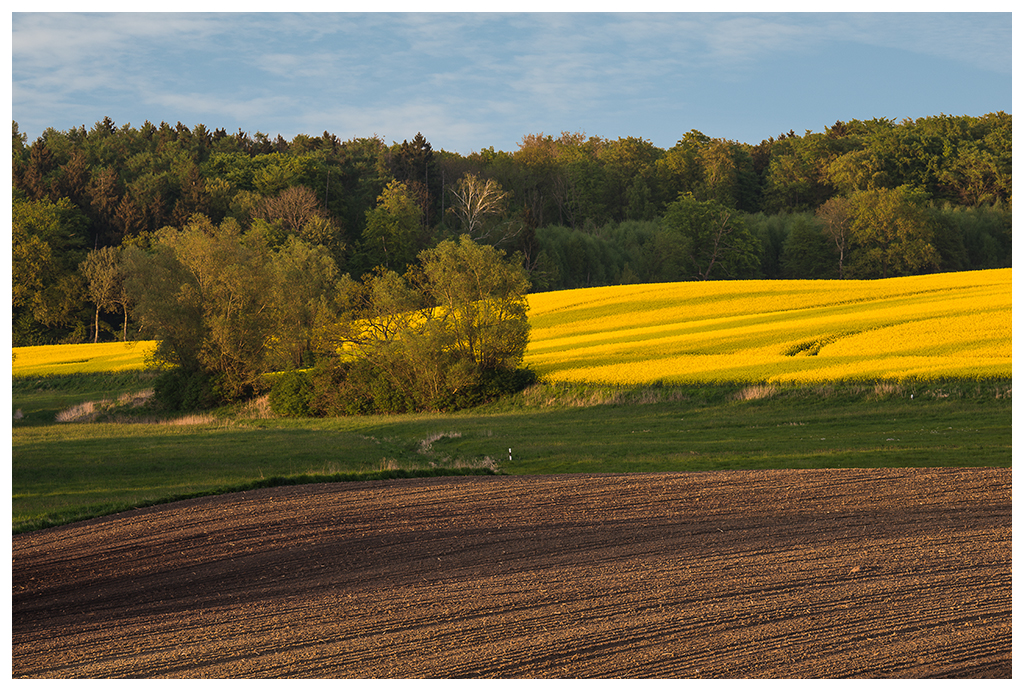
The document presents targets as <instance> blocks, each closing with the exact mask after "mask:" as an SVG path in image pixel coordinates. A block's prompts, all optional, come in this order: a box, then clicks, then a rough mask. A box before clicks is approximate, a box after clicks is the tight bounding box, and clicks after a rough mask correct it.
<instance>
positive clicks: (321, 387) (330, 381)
mask: <svg viewBox="0 0 1024 691" xmlns="http://www.w3.org/2000/svg"><path fill="white" fill-rule="evenodd" d="M536 381H537V376H536V374H534V372H533V371H531V370H528V369H515V370H511V369H496V370H477V376H476V378H475V381H474V382H472V383H471V384H469V385H466V386H461V387H459V389H457V390H455V391H447V392H445V393H444V394H442V395H441V396H439V397H437V398H435V399H433V400H414V399H412V398H410V397H409V396H408V395H407V394H405V393H404V392H403V391H402V390H401V389H400V388H399V387H397V386H395V385H394V384H393V383H392V382H391V381H390V379H389V378H388V377H387V376H386V375H385V374H384V372H383V371H382V370H380V369H379V368H377V367H376V366H374V365H372V364H370V363H369V362H366V361H356V362H340V361H337V360H335V361H333V362H321V363H320V364H319V365H318V366H317V367H316V368H315V369H314V370H313V371H312V373H311V375H310V382H311V386H312V396H311V398H310V404H309V406H310V410H311V414H313V415H324V416H342V415H386V414H394V413H408V412H414V411H427V410H435V411H455V410H462V409H465V408H472V407H474V406H478V405H482V404H484V403H488V402H491V401H494V400H496V399H498V398H501V397H502V396H506V395H510V394H513V393H517V392H519V391H522V390H523V389H525V388H526V387H527V386H530V385H531V384H533V383H535V382H536ZM275 386H277V385H275ZM275 412H276V411H275Z"/></svg>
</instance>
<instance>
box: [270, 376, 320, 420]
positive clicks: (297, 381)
mask: <svg viewBox="0 0 1024 691" xmlns="http://www.w3.org/2000/svg"><path fill="white" fill-rule="evenodd" d="M312 403H313V378H312V377H311V376H310V374H309V372H306V371H304V370H291V371H290V372H285V373H284V374H282V375H281V376H279V377H278V378H277V379H276V381H275V382H274V384H273V386H272V387H271V388H270V409H271V410H272V411H273V412H274V413H275V414H276V415H284V416H286V417H310V416H312V415H313V407H312Z"/></svg>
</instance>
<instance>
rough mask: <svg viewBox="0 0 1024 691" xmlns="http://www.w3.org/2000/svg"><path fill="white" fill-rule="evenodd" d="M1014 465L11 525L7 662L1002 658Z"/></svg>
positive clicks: (557, 671) (627, 484) (405, 486)
mask: <svg viewBox="0 0 1024 691" xmlns="http://www.w3.org/2000/svg"><path fill="white" fill-rule="evenodd" d="M1010 476H1011V471H1010V469H987V468H983V469H960V468H951V469H886V470H780V471H735V472H732V471H729V472H715V473H673V474H643V475H560V476H543V477H539V476H536V477H526V476H512V477H466V478H437V479H424V480H395V481H387V482H359V483H346V484H323V485H306V486H301V487H287V488H277V489H267V490H257V491H251V492H242V493H239V494H233V495H227V496H222V497H215V498H206V499H197V500H190V501H184V502H178V503H175V504H168V505H164V506H160V507H155V508H150V509H145V510H137V511H131V512H126V513H123V514H119V515H116V516H110V517H106V518H102V519H95V520H91V521H86V522H82V523H78V524H74V525H70V526H65V527H62V528H56V529H49V530H42V531H37V532H34V533H28V534H25V535H18V536H15V537H14V538H13V545H12V549H13V567H12V581H13V599H12V639H13V640H12V672H13V675H14V676H15V677H349V678H383V677H412V678H422V677H504V678H525V677H615V678H623V677H629V678H634V677H694V678H696V677H745V678H750V677H1000V678H1009V677H1011V606H1012V605H1011V587H1010V581H1011V477H1010Z"/></svg>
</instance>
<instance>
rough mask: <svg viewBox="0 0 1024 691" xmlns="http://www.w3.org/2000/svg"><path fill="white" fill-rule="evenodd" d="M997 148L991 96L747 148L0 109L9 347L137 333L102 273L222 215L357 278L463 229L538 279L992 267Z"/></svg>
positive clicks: (1002, 141) (1005, 165)
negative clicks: (988, 107)
mask: <svg viewBox="0 0 1024 691" xmlns="http://www.w3.org/2000/svg"><path fill="white" fill-rule="evenodd" d="M1011 142H1012V117H1011V115H1009V114H1006V113H1002V112H999V113H990V114H987V115H983V116H980V117H973V116H948V115H940V116H935V117H925V118H920V119H916V120H909V119H908V120H903V121H901V122H896V121H894V120H891V119H885V118H876V119H873V120H867V121H860V120H851V121H848V122H836V123H835V124H834V125H832V126H831V127H828V128H826V129H824V130H823V131H822V132H811V131H807V132H805V133H804V134H802V135H801V134H796V133H794V132H792V131H790V132H788V133H783V134H780V135H779V136H778V137H772V138H769V139H766V140H764V141H761V142H760V143H757V144H746V143H741V142H736V141H729V140H725V139H713V138H710V137H707V136H706V135H704V134H702V133H701V132H698V131H696V130H691V131H689V132H686V133H685V134H683V135H682V137H681V138H680V139H679V141H678V142H677V143H676V145H675V146H673V147H671V148H669V149H661V148H658V147H656V146H654V145H652V144H651V143H650V142H649V141H647V140H644V139H641V138H636V137H625V138H619V139H616V140H610V139H602V138H599V137H587V136H586V135H585V134H583V133H579V132H577V133H570V132H563V133H562V134H561V135H559V136H557V137H556V136H552V135H545V134H529V135H526V136H524V137H523V139H522V141H521V143H520V144H519V147H518V149H517V150H516V151H512V152H506V151H496V150H495V149H494V148H493V147H492V148H489V149H484V150H481V151H478V152H474V153H471V154H469V155H460V154H457V153H451V152H447V151H435V150H433V148H432V147H431V145H430V143H429V142H428V141H427V139H426V138H425V137H424V136H423V135H422V134H417V135H416V137H414V138H413V139H412V140H411V141H408V140H407V141H403V142H402V143H400V144H399V143H392V144H391V145H388V144H386V143H385V142H384V141H383V140H382V139H381V138H379V137H377V136H373V137H365V138H356V139H351V140H348V141H341V140H339V138H338V137H336V136H334V135H332V134H330V133H329V132H326V131H325V132H324V133H323V134H322V135H320V136H309V135H304V134H300V135H297V136H295V137H294V138H293V139H292V140H291V141H287V140H285V139H284V138H283V137H281V136H280V135H278V136H277V137H276V138H271V137H270V136H268V135H266V134H263V133H262V132H256V134H255V135H249V134H248V133H246V132H242V131H241V130H240V131H238V132H236V133H228V132H225V131H224V130H223V129H213V130H210V129H207V127H206V126H205V125H202V124H199V125H196V126H195V127H193V128H191V129H190V128H189V127H187V126H185V125H183V124H181V123H180V122H179V123H178V124H177V125H174V126H172V125H169V124H168V123H166V122H163V123H160V124H159V125H154V124H152V123H150V122H148V121H147V122H145V123H144V124H142V125H141V126H140V127H137V128H136V127H132V126H130V125H127V124H125V125H122V126H117V125H116V124H115V123H114V122H113V121H112V120H110V119H109V118H105V119H104V120H103V121H101V122H97V123H96V124H95V125H94V126H93V127H92V128H91V129H86V128H85V126H82V127H79V128H76V129H70V130H68V131H57V130H55V129H47V130H46V131H45V132H44V133H43V134H42V136H40V137H39V138H38V139H36V140H35V141H34V142H32V143H31V144H30V143H29V142H28V141H27V137H25V136H24V135H23V134H21V133H20V132H19V129H18V124H17V123H16V122H15V123H14V126H13V160H12V168H13V209H12V217H13V233H12V238H13V255H12V256H13V266H12V302H13V320H14V324H13V336H14V345H31V344H42V343H56V342H80V341H90V340H94V339H97V338H99V339H102V338H112V337H116V338H131V337H132V336H133V335H134V334H137V333H139V329H140V328H141V327H144V326H145V325H144V324H141V323H139V320H136V319H135V318H134V316H133V305H132V300H131V296H130V295H128V294H127V293H126V292H125V291H124V289H123V288H122V287H121V285H122V284H123V283H124V282H123V281H121V282H120V283H119V281H118V279H117V276H118V271H121V270H123V269H124V266H123V263H124V261H123V259H124V257H126V256H128V255H130V254H132V253H131V252H129V251H128V250H130V249H133V248H134V250H139V251H148V252H150V254H153V252H154V250H153V248H156V247H161V246H163V245H161V244H160V243H161V242H164V243H165V244H166V242H168V240H167V237H168V235H167V233H169V232H170V231H171V230H172V229H177V230H180V231H184V230H185V229H186V228H191V229H193V230H194V229H196V228H215V229H223V232H224V233H227V234H228V235H231V236H232V237H235V236H238V237H241V238H250V240H247V241H240V242H242V245H247V246H249V247H250V248H251V247H255V246H256V245H257V244H258V245H259V247H260V248H262V249H261V250H260V251H261V252H272V253H276V254H274V256H275V257H276V256H284V255H283V254H282V253H290V254H289V256H292V255H295V256H298V255H299V254H302V253H307V254H308V253H311V252H314V251H315V256H316V261H317V266H321V267H322V266H323V265H325V264H330V265H331V267H333V268H321V269H320V271H321V273H322V274H331V275H333V274H334V272H335V271H336V272H337V274H338V275H339V276H341V275H346V274H347V275H348V276H351V277H353V278H355V279H360V278H361V277H363V276H364V275H367V274H370V273H371V272H374V271H375V270H376V271H378V272H379V271H383V270H388V271H393V272H397V273H398V274H402V273H403V272H405V271H406V269H407V268H408V267H410V266H412V265H414V264H415V262H416V260H417V257H418V256H419V255H420V254H421V253H422V252H423V251H424V250H428V249H431V248H434V247H436V246H438V245H439V243H441V242H443V241H445V240H455V239H458V238H459V237H460V236H463V235H465V236H468V237H469V238H470V239H472V240H473V241H474V242H476V243H478V244H480V245H487V246H494V247H496V248H498V249H499V250H503V251H506V252H507V253H508V255H509V256H512V255H515V256H516V257H517V261H519V262H520V263H521V264H522V267H523V268H524V270H525V271H526V272H527V275H528V276H529V280H530V283H531V284H532V290H535V291H537V290H552V289H561V288H575V287H582V286H592V285H607V284H617V283H637V282H649V281H678V280H710V279H743V278H769V279H774V278H876V277H885V276H898V275H908V274H914V273H924V272H934V271H959V270H968V269H981V268H995V267H1006V266H1010V261H1011V259H1010V257H1011V252H1010V245H1011V234H1012V227H1011V203H1012V199H1011V190H1012V185H1011V173H1012V168H1011V147H1012V144H1011ZM218 232H220V231H218ZM160 238H163V239H162V240H161V239H160ZM251 238H259V243H256V242H255V241H253V240H251ZM296 243H299V244H300V245H301V248H300V246H299V245H297V244H296ZM105 248H113V249H107V251H106V252H105V253H102V254H100V252H101V251H102V250H104V249H105ZM114 249H116V250H117V251H114ZM238 251H239V252H241V250H238ZM252 251H255V250H252ZM136 254H137V253H136ZM154 256H155V255H154ZM239 256H241V255H239ZM281 262H283V260H281ZM268 266H270V265H269V264H268ZM282 266H283V264H282ZM267 270H268V271H270V269H267ZM280 270H281V271H283V270H284V269H280ZM267 280H270V279H269V278H268V279H267ZM312 299H313V298H312V297H311V298H310V300H312ZM327 299H333V298H332V297H330V296H328V298H327Z"/></svg>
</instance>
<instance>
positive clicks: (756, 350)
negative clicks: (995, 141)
mask: <svg viewBox="0 0 1024 691" xmlns="http://www.w3.org/2000/svg"><path fill="white" fill-rule="evenodd" d="M1011 274H1012V270H1011V269H998V270H991V271H971V272H963V273H950V274H935V275H929V276H914V277H909V278H894V279H885V280H875V281H717V282H689V283H671V284H653V285H652V284H645V285H628V286H614V287H606V288H586V289H579V290H570V291H558V292H552V293H538V294H535V295H531V296H529V300H530V312H529V316H530V324H531V325H532V327H533V330H532V332H531V339H530V345H529V347H528V349H527V352H526V364H527V365H529V366H530V367H532V368H533V369H534V370H535V371H536V372H537V373H538V374H539V375H540V376H542V377H544V378H547V379H549V380H555V381H559V380H561V381H578V382H584V381H586V382H594V383H609V384H625V385H643V384H651V383H655V382H665V383H712V382H774V383H816V382H829V381H863V380H879V379H883V380H897V381H899V380H908V379H925V380H927V379H942V378H967V379H978V378H987V377H1007V378H1008V377H1010V376H1011V374H1012V367H1011V360H1012V357H1011V356H1012V353H1011V350H1012V348H1011V344H1012V331H1013V329H1012V316H1011V315H1012V281H1011Z"/></svg>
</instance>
